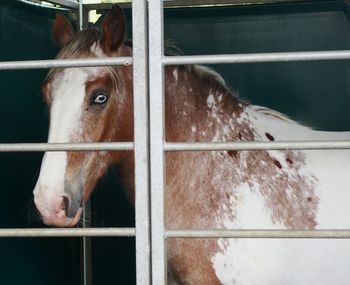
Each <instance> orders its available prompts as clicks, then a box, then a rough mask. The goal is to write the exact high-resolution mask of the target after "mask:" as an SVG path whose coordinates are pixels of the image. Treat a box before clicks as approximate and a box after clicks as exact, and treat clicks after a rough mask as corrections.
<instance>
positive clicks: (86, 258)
mask: <svg viewBox="0 0 350 285" xmlns="http://www.w3.org/2000/svg"><path fill="white" fill-rule="evenodd" d="M78 2H79V30H82V29H83V28H84V26H83V0H79V1H78ZM90 216H91V201H88V202H87V203H86V204H85V205H84V206H83V228H90V227H91V220H90ZM83 284H84V285H92V239H91V237H83Z"/></svg>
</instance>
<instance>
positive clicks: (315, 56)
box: [162, 50, 350, 65]
mask: <svg viewBox="0 0 350 285" xmlns="http://www.w3.org/2000/svg"><path fill="white" fill-rule="evenodd" d="M344 59H350V51H349V50H339V51H307V52H274V53H245V54H217V55H188V56H164V57H163V58H162V63H163V65H178V64H217V63H254V62H284V61H313V60H344Z"/></svg>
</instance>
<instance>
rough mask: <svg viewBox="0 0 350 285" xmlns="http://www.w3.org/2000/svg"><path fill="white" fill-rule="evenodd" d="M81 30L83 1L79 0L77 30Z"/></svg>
mask: <svg viewBox="0 0 350 285" xmlns="http://www.w3.org/2000/svg"><path fill="white" fill-rule="evenodd" d="M82 29H83V0H79V30H82Z"/></svg>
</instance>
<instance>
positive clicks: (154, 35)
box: [148, 0, 167, 285]
mask: <svg viewBox="0 0 350 285" xmlns="http://www.w3.org/2000/svg"><path fill="white" fill-rule="evenodd" d="M148 5H149V8H148V13H149V17H148V19H149V76H150V144H151V146H150V150H151V159H150V161H151V221H152V227H151V233H152V234H151V240H152V284H154V285H163V284H166V282H167V276H166V275H167V269H166V249H165V232H164V230H165V229H164V228H165V225H164V190H165V168H164V167H165V154H164V150H163V143H164V70H163V66H162V57H163V54H164V47H163V1H162V0H152V1H149V3H148Z"/></svg>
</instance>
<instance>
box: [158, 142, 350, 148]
mask: <svg viewBox="0 0 350 285" xmlns="http://www.w3.org/2000/svg"><path fill="white" fill-rule="evenodd" d="M289 149H305V150H313V149H314V150H316V149H350V141H340V140H339V141H283V142H282V141H281V142H267V141H266V142H265V141H259V142H207V143H206V142H188V143H186V142H184V143H170V142H169V143H165V144H164V151H219V150H289Z"/></svg>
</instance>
